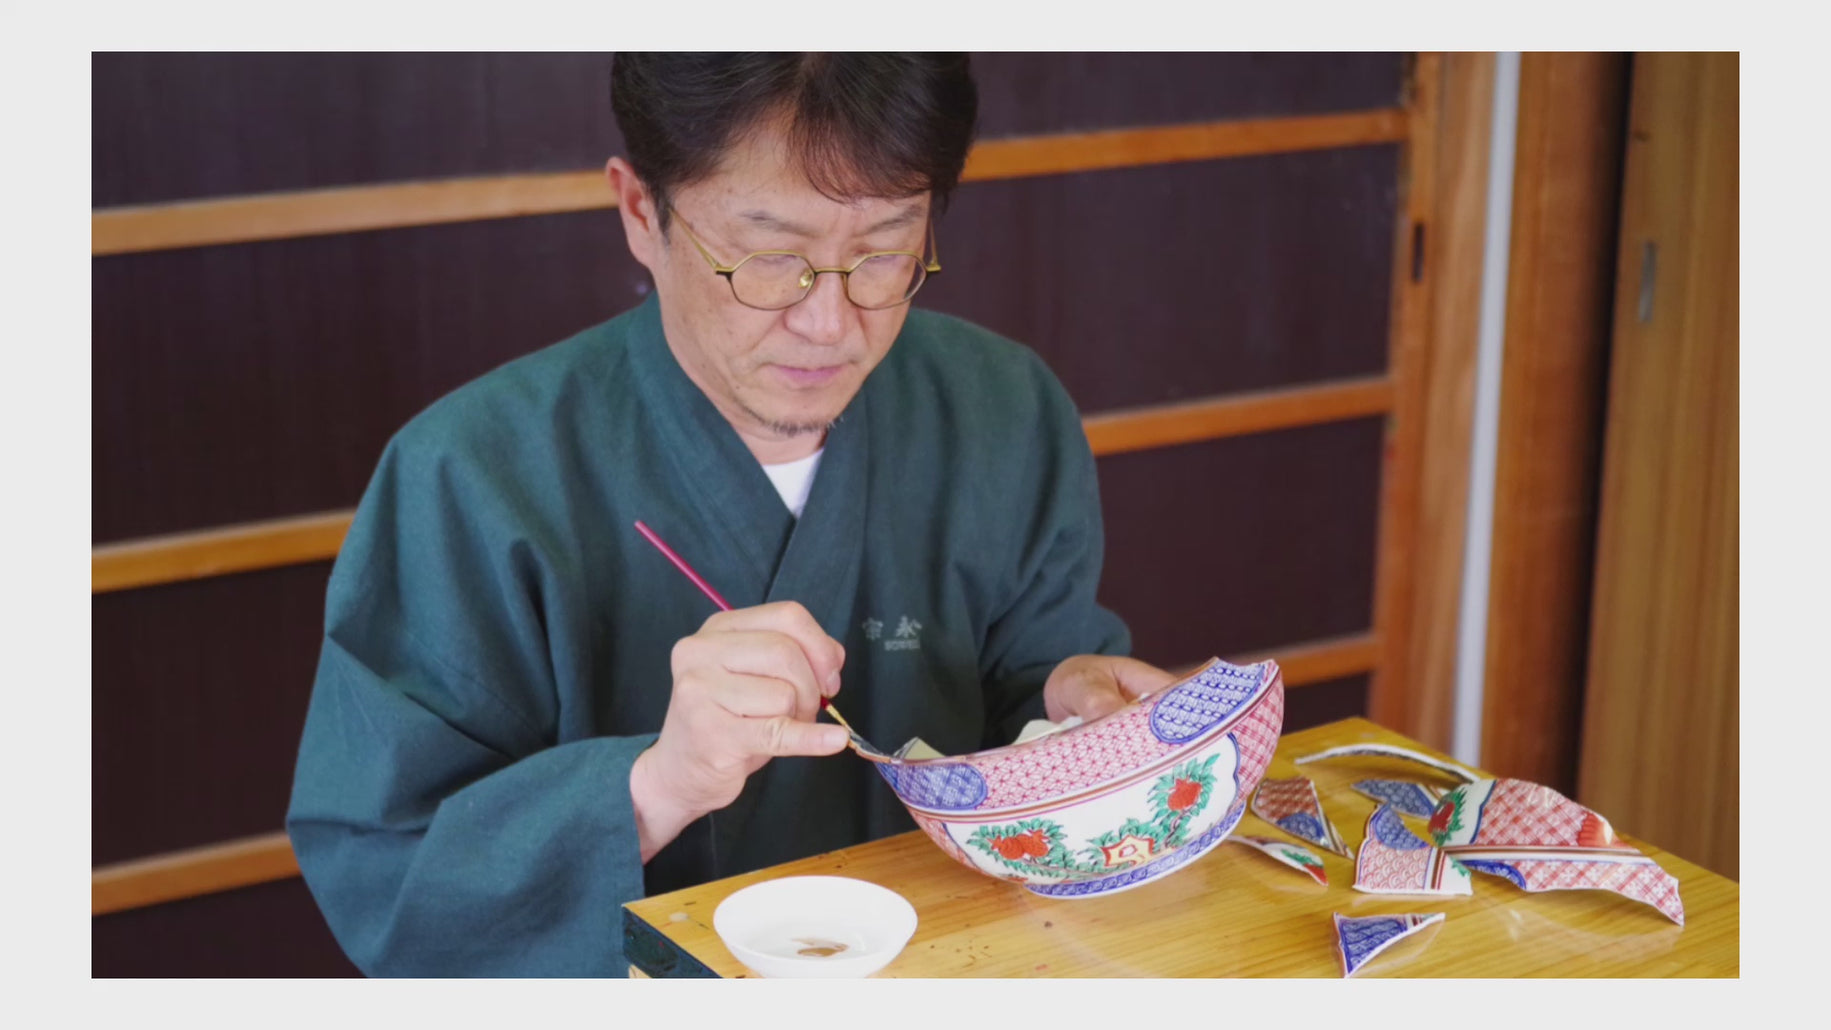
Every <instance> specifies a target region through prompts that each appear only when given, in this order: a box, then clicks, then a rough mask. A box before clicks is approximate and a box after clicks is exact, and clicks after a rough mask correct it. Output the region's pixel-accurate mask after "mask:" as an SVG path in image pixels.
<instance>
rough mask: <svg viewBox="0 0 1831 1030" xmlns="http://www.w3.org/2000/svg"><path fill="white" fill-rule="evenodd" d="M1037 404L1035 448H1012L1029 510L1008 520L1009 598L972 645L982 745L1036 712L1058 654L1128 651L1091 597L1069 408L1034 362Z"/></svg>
mask: <svg viewBox="0 0 1831 1030" xmlns="http://www.w3.org/2000/svg"><path fill="white" fill-rule="evenodd" d="M1036 369H1037V374H1038V376H1039V378H1040V380H1041V391H1040V392H1041V411H1040V413H1039V417H1038V418H1037V419H1036V420H1035V422H1034V423H1032V424H1033V425H1035V426H1036V427H1037V429H1036V431H1037V432H1038V433H1039V434H1040V438H1039V439H1038V440H1037V442H1036V444H1035V446H1032V447H1021V448H1013V452H1014V453H1016V454H1018V455H1020V456H1021V457H1022V459H1023V463H1022V468H1021V469H1019V470H1012V471H1011V472H1010V473H1009V474H1008V477H1007V478H1006V479H1005V481H1006V482H1007V483H1009V482H1024V480H1025V479H1028V480H1029V482H1027V483H1025V486H1026V487H1027V489H1026V490H1024V491H1022V492H1020V493H1019V496H1029V497H1034V498H1036V499H1037V501H1036V507H1035V508H1034V509H1033V510H1031V511H1027V512H1022V513H1019V514H1018V516H1017V517H1014V518H1011V519H1010V520H1009V523H1008V524H1009V525H1010V526H1011V527H1012V532H1013V533H1014V534H1016V539H1015V541H1014V542H1013V544H1012V545H1011V548H1010V551H1011V553H1012V554H1014V555H1015V556H1016V557H1015V561H1014V565H1013V568H1012V572H1011V574H1010V583H1011V587H1010V592H1009V601H1008V603H1007V604H1006V605H1005V606H1004V608H1003V610H1002V611H1001V613H1000V614H999V615H998V617H997V618H996V619H994V620H993V622H992V624H991V627H990V630H989V632H988V633H987V635H986V643H985V648H984V651H983V652H982V665H983V668H982V678H983V681H984V683H985V696H986V733H987V738H986V740H984V741H983V742H982V745H981V746H983V747H998V746H1002V745H1005V744H1009V743H1010V742H1011V741H1012V740H1013V739H1014V738H1015V737H1016V736H1017V734H1018V732H1019V731H1021V730H1022V729H1023V725H1024V723H1026V722H1028V721H1029V720H1031V719H1041V718H1043V684H1044V683H1045V682H1047V680H1048V679H1049V674H1050V673H1051V672H1052V671H1054V669H1055V667H1056V665H1057V664H1059V663H1060V662H1061V661H1062V660H1063V659H1064V658H1069V657H1072V656H1074V655H1078V654H1115V655H1125V654H1129V653H1130V652H1131V646H1132V637H1131V632H1130V630H1128V629H1127V628H1126V625H1125V623H1124V622H1123V621H1122V620H1121V619H1120V618H1119V616H1117V615H1115V614H1114V613H1113V612H1111V611H1109V610H1107V609H1106V608H1104V607H1102V606H1101V605H1100V604H1099V602H1098V601H1096V600H1095V594H1096V593H1097V592H1098V590H1099V586H1100V570H1101V566H1102V562H1103V560H1104V557H1105V546H1106V541H1105V535H1104V534H1105V530H1104V527H1103V524H1102V521H1101V517H1100V488H1099V481H1098V478H1097V475H1096V473H1095V469H1094V457H1093V452H1092V450H1091V449H1090V448H1089V447H1088V444H1087V436H1086V434H1085V432H1084V431H1083V430H1082V428H1081V421H1080V417H1079V415H1078V414H1077V413H1076V411H1075V408H1074V404H1073V402H1072V401H1070V400H1069V398H1068V395H1067V392H1066V391H1064V390H1063V389H1062V387H1061V384H1060V383H1059V382H1057V381H1056V379H1055V377H1054V375H1052V374H1051V373H1049V372H1048V370H1047V369H1045V368H1043V367H1042V364H1041V362H1040V361H1038V362H1037V363H1036Z"/></svg>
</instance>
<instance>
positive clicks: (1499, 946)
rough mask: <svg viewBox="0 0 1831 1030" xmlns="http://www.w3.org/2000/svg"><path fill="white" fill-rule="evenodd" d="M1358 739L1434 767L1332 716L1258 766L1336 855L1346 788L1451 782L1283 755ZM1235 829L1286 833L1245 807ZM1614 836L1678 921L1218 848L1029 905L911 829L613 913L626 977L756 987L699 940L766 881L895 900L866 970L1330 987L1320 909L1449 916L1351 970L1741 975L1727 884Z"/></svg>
mask: <svg viewBox="0 0 1831 1030" xmlns="http://www.w3.org/2000/svg"><path fill="white" fill-rule="evenodd" d="M1363 741H1378V742H1382V743H1387V744H1398V745H1401V746H1404V747H1410V748H1414V749H1417V750H1421V751H1424V752H1426V753H1429V754H1434V755H1437V756H1438V757H1445V758H1447V757H1448V756H1446V755H1443V754H1442V752H1437V751H1433V750H1431V749H1429V748H1425V747H1422V746H1421V745H1419V744H1417V743H1416V742H1415V741H1411V740H1408V739H1406V738H1405V737H1402V736H1400V735H1399V734H1396V733H1393V732H1391V731H1389V730H1385V729H1382V728H1380V727H1379V726H1376V725H1374V724H1373V723H1370V722H1368V721H1366V720H1364V719H1345V720H1342V721H1341V722H1336V723H1331V724H1329V725H1327V726H1320V727H1316V728H1314V729H1309V730H1303V731H1300V732H1296V733H1290V734H1286V735H1285V737H1284V738H1283V739H1282V740H1280V741H1279V743H1278V751H1277V756H1276V757H1275V758H1274V759H1273V760H1272V764H1271V767H1270V768H1269V769H1268V770H1267V771H1266V776H1268V777H1286V776H1296V775H1303V776H1308V777H1309V778H1310V779H1311V780H1312V781H1314V782H1315V784H1316V788H1317V791H1318V792H1319V794H1320V795H1321V798H1322V804H1323V811H1324V813H1325V814H1327V815H1328V816H1329V818H1330V819H1331V821H1333V822H1334V823H1335V825H1336V827H1337V828H1338V829H1339V830H1340V831H1341V834H1342V837H1343V838H1344V839H1345V840H1346V841H1347V843H1348V844H1349V846H1350V847H1351V848H1354V847H1358V845H1359V844H1360V840H1361V837H1362V833H1363V829H1364V827H1365V824H1366V819H1367V816H1368V814H1369V813H1370V812H1372V810H1373V807H1374V802H1373V801H1372V800H1371V799H1369V798H1366V797H1363V796H1362V795H1360V794H1357V793H1355V792H1354V791H1353V790H1351V789H1350V787H1349V785H1350V784H1352V783H1353V782H1355V781H1356V780H1361V779H1367V778H1383V779H1408V780H1417V781H1420V782H1426V783H1432V784H1439V785H1442V786H1445V787H1448V786H1453V785H1454V781H1452V780H1449V779H1448V778H1445V777H1443V776H1442V775H1441V774H1438V773H1435V772H1433V771H1432V770H1430V769H1427V768H1425V767H1423V766H1420V765H1417V764H1415V763H1409V762H1400V761H1394V760H1392V759H1385V758H1346V759H1334V760H1329V761H1324V762H1313V763H1310V764H1308V765H1304V766H1296V765H1293V764H1292V759H1293V758H1295V757H1297V756H1299V755H1305V754H1311V753H1313V752H1316V751H1321V750H1322V749H1324V748H1329V747H1335V746H1337V745H1341V744H1350V743H1356V742H1363ZM1602 814H1603V815H1604V816H1607V815H1608V813H1607V812H1604V813H1602ZM1416 828H1418V829H1420V830H1422V826H1421V825H1420V826H1417V827H1416ZM1617 829H1619V827H1618V828H1617ZM1234 832H1235V833H1239V834H1250V835H1254V836H1265V837H1278V838H1283V839H1289V838H1287V837H1286V836H1285V835H1284V834H1283V832H1282V831H1280V830H1278V829H1276V828H1275V827H1272V826H1271V825H1269V824H1267V823H1265V822H1263V821H1261V820H1260V819H1259V818H1258V817H1257V816H1254V815H1252V814H1251V813H1250V812H1249V813H1248V814H1247V815H1246V817H1245V818H1244V819H1243V820H1242V821H1241V823H1240V825H1239V827H1238V828H1237V829H1236V830H1235V831H1234ZM1624 837H1625V835H1624ZM1626 839H1628V841H1629V843H1632V844H1634V845H1635V846H1637V847H1639V848H1640V849H1641V850H1642V851H1643V852H1645V853H1646V854H1648V855H1650V856H1652V857H1653V858H1654V860H1655V861H1657V862H1658V863H1659V864H1660V865H1661V866H1662V867H1664V868H1665V870H1666V871H1667V872H1669V873H1671V874H1672V875H1674V876H1676V877H1677V878H1678V880H1679V889H1680V892H1681V896H1682V897H1683V899H1684V904H1685V925H1684V926H1683V927H1679V926H1677V925H1675V924H1673V923H1672V922H1671V921H1670V920H1668V919H1667V918H1666V917H1665V916H1663V915H1661V914H1659V912H1658V911H1656V910H1654V909H1653V908H1652V907H1651V906H1648V905H1643V904H1640V903H1638V902H1634V901H1629V900H1628V899H1626V898H1623V897H1620V896H1619V895H1616V894H1612V893H1609V892H1606V891H1592V890H1585V891H1555V892H1547V893H1540V894H1529V893H1527V892H1525V891H1522V890H1520V889H1519V888H1517V887H1515V886H1513V885H1512V884H1511V883H1508V882H1506V881H1505V880H1502V879H1500V878H1498V877H1493V876H1487V875H1483V874H1480V873H1477V874H1475V876H1474V888H1475V891H1474V895H1473V896H1472V897H1460V898H1440V897H1394V896H1387V895H1371V894H1363V893H1361V892H1359V891H1356V890H1354V889H1353V884H1354V863H1353V861H1352V860H1351V859H1348V858H1344V857H1341V856H1339V855H1333V854H1326V853H1324V854H1322V859H1323V863H1324V865H1325V866H1326V867H1327V870H1328V874H1329V885H1328V887H1326V888H1324V887H1322V886H1319V885H1317V884H1316V883H1315V882H1314V881H1312V880H1311V879H1310V878H1309V877H1307V876H1304V875H1303V874H1301V873H1299V872H1297V871H1295V870H1293V869H1290V868H1287V867H1285V866H1283V865H1281V864H1279V863H1278V862H1276V861H1274V860H1272V859H1270V858H1268V857H1266V856H1265V855H1262V854H1260V853H1259V852H1257V851H1255V850H1253V849H1250V848H1246V847H1242V846H1240V845H1237V844H1223V845H1221V846H1220V847H1218V848H1216V849H1214V850H1213V851H1211V852H1209V853H1208V854H1206V855H1204V856H1202V857H1201V858H1200V859H1199V860H1197V861H1196V862H1194V863H1192V864H1190V865H1189V866H1188V867H1186V868H1184V869H1181V870H1179V871H1177V872H1175V873H1173V874H1171V875H1169V876H1167V877H1165V878H1164V879H1162V880H1158V881H1155V882H1153V883H1149V884H1146V885H1144V886H1142V887H1137V888H1134V889H1132V890H1129V891H1123V892H1121V893H1118V894H1113V895H1108V896H1104V897H1092V898H1083V899H1073V900H1068V899H1054V898H1044V897H1040V896H1038V895H1035V894H1031V893H1030V892H1028V891H1026V890H1024V889H1023V888H1021V887H1019V886H1018V885H1016V884H1012V883H1007V882H1004V881H1000V880H995V879H992V878H991V877H988V876H983V875H981V874H979V873H975V872H972V871H971V870H968V869H966V868H965V867H963V866H961V865H959V864H957V863H955V862H954V861H953V860H952V859H950V858H948V857H947V856H946V855H943V854H942V853H941V851H940V849H939V848H937V847H935V845H934V844H933V843H932V842H931V841H929V840H928V838H927V837H925V836H923V835H922V834H921V833H919V832H910V833H906V834H902V835H899V836H896V837H891V838H887V839H885V840H880V841H874V842H872V843H869V844H863V845H860V846H858V847H854V848H845V849H842V850H839V851H834V852H830V853H828V854H824V855H816V856H814V857H812V858H807V859H802V860H800V861H797V862H789V863H786V864H783V865H780V866H776V867H774V868H771V869H764V870H760V871H758V872H754V873H749V874H746V875H743V876H733V877H730V878H728V879H724V880H718V881H716V882H713V883H707V884H702V885H700V886H698V887H691V888H687V889H685V890H680V891H675V892H673V893H671V894H662V895H658V896H656V897H652V898H646V899H644V900H642V901H636V902H631V903H630V904H628V905H625V906H624V912H623V921H624V938H625V953H626V955H627V956H628V958H629V960H630V962H631V963H632V968H631V972H632V974H634V975H645V976H722V977H744V976H754V975H755V974H754V973H752V972H751V971H750V970H749V969H747V968H745V967H744V966H743V965H742V964H740V963H739V962H738V961H737V960H736V959H734V958H732V957H731V953H730V952H728V951H727V950H725V946H724V945H723V944H722V943H721V942H720V941H719V938H718V934H717V933H715V932H714V931H713V929H712V913H713V910H714V909H716V908H717V907H718V904H719V902H721V901H723V900H724V899H725V898H726V897H727V896H728V895H730V894H731V893H732V892H733V891H736V890H738V889H739V888H741V887H747V886H749V885H750V884H753V883H757V882H760V881H763V880H769V879H774V878H776V877H779V876H807V875H837V876H851V877H856V878H857V879H861V880H869V881H871V882H872V883H877V884H882V885H883V886H885V887H889V888H891V889H892V890H895V891H897V892H898V893H900V894H902V895H903V896H904V897H905V898H908V899H909V902H910V903H911V904H912V905H914V906H915V909H916V913H917V915H918V916H919V918H920V923H919V925H918V926H917V927H916V931H915V936H914V937H913V938H911V939H910V941H909V944H908V946H907V947H906V948H904V949H903V952H902V954H900V955H898V956H897V958H896V960H895V961H893V962H891V963H890V965H888V966H886V967H885V968H884V969H883V970H882V971H881V972H879V973H878V974H877V975H878V976H895V977H954V976H962V977H1029V976H1038V977H1040V976H1072V977H1105V976H1128V977H1163V976H1228V977H1234V976H1311V977H1338V976H1340V975H1341V967H1340V964H1339V960H1338V959H1337V957H1336V952H1335V944H1334V927H1333V921H1332V920H1331V919H1330V913H1332V912H1340V913H1342V914H1343V915H1350V916H1368V915H1385V914H1398V913H1406V912H1419V913H1424V912H1442V913H1445V915H1446V917H1447V918H1446V920H1445V923H1444V925H1443V927H1442V928H1441V930H1440V931H1439V932H1438V933H1437V934H1436V936H1435V937H1434V938H1433V939H1432V940H1431V941H1430V942H1429V944H1428V946H1427V947H1425V948H1424V949H1423V950H1422V951H1420V952H1417V953H1416V954H1415V956H1412V957H1408V958H1404V959H1402V960H1398V961H1393V962H1387V963H1385V965H1382V964H1381V960H1377V959H1376V960H1375V962H1374V963H1373V964H1372V965H1370V966H1369V967H1367V968H1366V969H1364V970H1363V971H1362V972H1361V973H1359V974H1358V975H1359V976H1370V975H1383V974H1387V973H1390V974H1392V975H1400V976H1424V977H1446V976H1456V977H1462V976H1469V977H1514V976H1561V977H1576V976H1739V975H1740V954H1741V945H1740V919H1741V917H1740V910H1741V888H1740V887H1739V886H1738V885H1737V884H1736V883H1735V882H1734V881H1731V880H1727V879H1724V878H1723V877H1721V876H1718V875H1716V874H1715V873H1712V872H1709V871H1707V870H1704V869H1702V868H1699V867H1698V866H1695V865H1692V864H1691V863H1690V862H1687V861H1685V860H1684V859H1681V858H1678V857H1677V856H1674V855H1670V854H1667V853H1666V852H1664V851H1661V850H1660V849H1659V848H1656V847H1652V846H1650V845H1648V844H1646V843H1644V842H1642V841H1638V840H1633V839H1632V838H1626ZM1311 850H1312V851H1317V852H1319V853H1320V849H1318V848H1315V847H1312V848H1311ZM1395 950H1396V949H1395Z"/></svg>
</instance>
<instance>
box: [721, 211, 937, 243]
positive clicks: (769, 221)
mask: <svg viewBox="0 0 1831 1030" xmlns="http://www.w3.org/2000/svg"><path fill="white" fill-rule="evenodd" d="M922 215H923V210H922V205H920V204H911V205H909V206H908V207H906V208H904V209H903V210H901V211H899V212H897V213H896V214H894V215H891V216H890V217H888V218H886V219H884V220H882V221H880V222H877V223H876V224H874V225H871V226H869V227H867V228H866V229H865V231H864V232H862V233H860V234H859V235H861V236H870V235H872V234H874V233H880V232H884V231H886V230H890V229H900V228H902V227H903V226H905V225H910V224H913V223H915V222H918V221H921V219H922ZM738 217H739V218H740V219H742V220H743V221H745V222H748V223H749V224H751V225H753V226H756V227H757V228H759V229H766V230H768V231H770V232H780V233H787V234H788V235H790V236H799V237H801V238H802V239H811V238H813V237H814V236H818V235H819V233H817V232H815V231H814V230H813V229H810V228H808V227H807V226H805V225H802V224H801V223H800V222H796V221H792V220H790V219H787V218H778V217H776V216H775V215H773V214H770V213H769V212H768V211H757V210H752V211H743V212H739V214H738Z"/></svg>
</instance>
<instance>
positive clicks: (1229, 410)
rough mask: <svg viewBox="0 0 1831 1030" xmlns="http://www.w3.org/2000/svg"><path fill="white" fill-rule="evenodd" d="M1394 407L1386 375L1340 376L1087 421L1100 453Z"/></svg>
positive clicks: (1333, 419) (1196, 440) (1381, 411)
mask: <svg viewBox="0 0 1831 1030" xmlns="http://www.w3.org/2000/svg"><path fill="white" fill-rule="evenodd" d="M1391 409H1392V384H1391V383H1390V382H1388V381H1387V380H1386V378H1385V377H1384V376H1369V377H1367V378H1365V379H1346V380H1335V381H1333V382H1326V383H1318V384H1315V385H1312V386H1292V387H1285V388H1281V389H1277V390H1260V391H1256V392H1253V393H1242V394H1234V395H1232V396H1227V397H1212V398H1207V399H1204V400H1197V401H1182V402H1178V403H1175V404H1158V405H1153V406H1151V407H1145V408H1131V409H1127V410H1124V411H1111V412H1106V413H1103V414H1099V415H1094V416H1091V417H1089V418H1087V419H1085V420H1083V422H1082V425H1083V426H1084V427H1085V428H1086V430H1087V442H1088V443H1089V444H1090V445H1092V447H1093V452H1094V453H1095V454H1096V455H1107V454H1124V453H1125V452H1127V451H1141V450H1148V449H1150V448H1153V447H1173V446H1175V445H1177V444H1185V443H1199V442H1201V441H1204V440H1218V439H1221V438H1222V437H1228V436H1242V435H1245V434H1248V433H1264V432H1269V431H1271V430H1276V429H1293V428H1296V427H1298V426H1311V425H1319V424H1322V423H1325V422H1340V421H1343V420H1345V419H1351V418H1362V417H1365V416H1369V415H1383V414H1385V413H1386V412H1388V411H1390V410H1391Z"/></svg>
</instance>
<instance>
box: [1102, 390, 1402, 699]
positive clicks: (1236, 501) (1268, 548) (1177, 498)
mask: <svg viewBox="0 0 1831 1030" xmlns="http://www.w3.org/2000/svg"><path fill="white" fill-rule="evenodd" d="M1380 425H1381V420H1379V419H1358V420H1355V421H1353V422H1344V423H1339V424H1336V425H1328V426H1312V427H1308V428H1304V429H1291V430H1286V431H1284V432H1280V433H1267V434H1264V435H1261V436H1251V437H1241V438H1238V439H1232V440H1220V441H1215V442H1213V443H1205V444H1190V445H1187V446H1183V447H1170V448H1164V449H1162V450H1154V451H1139V452H1136V453H1132V454H1123V455H1115V456H1113V457H1110V458H1102V459H1100V468H1099V472H1100V499H1101V505H1102V507H1103V509H1104V511H1105V516H1106V573H1105V576H1104V578H1103V580H1102V582H1101V587H1100V598H1101V601H1102V603H1104V604H1106V605H1107V606H1109V607H1111V608H1112V609H1113V610H1115V611H1117V612H1118V613H1119V614H1120V615H1121V616H1123V617H1124V618H1125V620H1126V622H1127V624H1128V625H1130V626H1131V627H1132V635H1133V650H1134V653H1136V654H1137V655H1138V656H1139V657H1141V658H1144V659H1146V660H1148V661H1152V662H1155V663H1157V664H1159V665H1163V666H1183V665H1188V664H1191V663H1194V662H1198V661H1201V660H1203V659H1206V658H1209V657H1213V656H1216V655H1225V656H1232V655H1236V654H1243V653H1246V652H1252V651H1260V650H1264V649H1266V648H1271V647H1274V646H1275V645H1279V644H1289V643H1294V642H1298V641H1305V640H1310V639H1314V638H1319V637H1333V636H1338V635H1342V634H1347V633H1358V632H1362V631H1364V630H1365V629H1366V628H1367V626H1368V625H1369V624H1370V622H1371V620H1372V614H1373V556H1374V538H1375V524H1376V521H1377V515H1378V511H1377V509H1378V500H1379V453H1380ZM1305 689H1308V688H1305Z"/></svg>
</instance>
